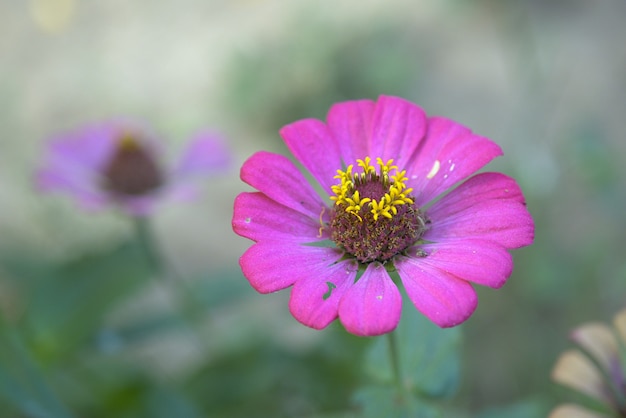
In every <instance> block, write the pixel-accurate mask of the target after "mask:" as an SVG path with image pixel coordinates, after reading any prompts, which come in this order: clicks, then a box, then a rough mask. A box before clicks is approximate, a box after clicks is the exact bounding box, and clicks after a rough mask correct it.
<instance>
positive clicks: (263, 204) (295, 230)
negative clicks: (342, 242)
mask: <svg viewBox="0 0 626 418" xmlns="http://www.w3.org/2000/svg"><path fill="white" fill-rule="evenodd" d="M233 230H234V231H235V233H237V234H239V235H241V236H242V237H245V238H249V239H251V240H253V241H263V240H266V241H267V240H281V241H293V242H299V243H305V242H313V241H319V240H322V239H328V232H327V229H323V230H322V229H321V227H320V220H317V219H311V218H310V217H308V216H306V215H303V214H302V213H300V212H296V211H295V210H292V209H289V208H288V207H285V206H283V205H281V204H279V203H276V201H274V200H272V199H270V198H269V197H267V196H266V195H264V194H263V193H259V192H256V193H241V194H240V195H239V196H237V198H236V199H235V210H234V213H233Z"/></svg>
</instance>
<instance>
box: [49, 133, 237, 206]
mask: <svg viewBox="0 0 626 418" xmlns="http://www.w3.org/2000/svg"><path fill="white" fill-rule="evenodd" d="M160 145H161V143H160V141H159V140H158V139H156V137H155V136H154V135H153V134H151V133H150V132H148V131H147V130H146V129H145V128H142V127H139V126H138V125H137V124H133V123H129V122H127V121H111V122H104V123H100V124H94V125H89V126H85V127H83V128H81V129H79V130H77V131H75V132H72V133H69V134H66V135H63V136H60V137H58V138H56V139H53V140H52V141H50V143H49V147H48V149H47V155H46V157H45V160H44V163H43V168H42V169H40V170H39V172H38V173H37V183H38V185H39V186H40V187H41V189H42V190H44V191H61V192H65V193H68V194H70V195H71V196H73V197H74V199H76V200H77V201H78V202H79V203H80V204H81V206H83V207H84V208H86V209H101V208H104V207H107V206H110V205H114V206H117V207H119V208H121V210H122V211H124V212H125V213H127V214H129V215H132V216H146V215H149V214H150V213H151V212H152V211H153V209H154V207H155V205H156V204H157V203H158V202H159V201H162V200H167V199H172V198H174V199H176V198H179V199H187V198H190V197H192V196H193V195H194V194H195V186H194V181H193V180H195V178H196V177H197V176H199V175H203V174H209V173H212V172H215V171H217V170H219V169H222V168H223V167H224V166H225V165H226V164H227V161H228V159H229V154H228V152H227V150H226V148H225V146H224V145H223V144H222V142H221V141H220V140H219V139H218V138H217V137H216V136H214V135H212V134H209V133H200V134H198V135H197V136H196V137H195V138H192V140H191V142H190V144H189V145H188V147H187V149H186V151H185V152H184V153H183V155H182V157H181V158H180V159H179V161H178V162H177V163H176V164H174V165H173V166H172V167H171V168H168V167H167V165H166V164H165V162H164V161H162V157H163V156H162V153H161V149H160Z"/></svg>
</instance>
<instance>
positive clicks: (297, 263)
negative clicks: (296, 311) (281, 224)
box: [239, 241, 343, 293]
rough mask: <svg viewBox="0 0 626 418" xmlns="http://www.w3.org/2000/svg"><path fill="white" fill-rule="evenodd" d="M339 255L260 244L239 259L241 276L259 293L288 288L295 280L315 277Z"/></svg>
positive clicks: (325, 250) (322, 249)
mask: <svg viewBox="0 0 626 418" xmlns="http://www.w3.org/2000/svg"><path fill="white" fill-rule="evenodd" d="M342 256H343V254H342V253H341V252H340V251H337V250H336V249H334V248H327V247H313V246H308V245H300V244H294V243H293V242H286V243H285V242H281V241H261V242H257V243H256V244H254V245H253V246H252V247H250V248H249V249H248V250H247V251H246V252H245V253H244V254H243V255H242V256H241V258H240V259H239V264H240V266H241V270H242V271H243V275H244V276H245V277H246V278H247V279H248V281H249V282H250V284H251V285H252V287H254V288H255V289H256V290H257V292H260V293H270V292H275V291H277V290H281V289H284V288H286V287H289V286H291V285H292V284H294V283H295V282H297V281H298V280H307V279H309V278H311V277H313V278H314V277H318V276H320V275H322V274H325V272H326V271H327V269H328V266H330V265H331V264H333V263H335V262H337V261H338V260H339V259H340V258H341V257H342Z"/></svg>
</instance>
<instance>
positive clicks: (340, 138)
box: [326, 100, 375, 175]
mask: <svg viewBox="0 0 626 418" xmlns="http://www.w3.org/2000/svg"><path fill="white" fill-rule="evenodd" d="M374 106H375V104H374V102H373V101H371V100H354V101H349V102H342V103H337V104H334V105H333V106H332V107H331V108H330V110H329V111H328V115H327V117H326V120H327V123H328V129H329V131H330V133H331V134H332V135H333V137H334V138H335V141H336V142H337V144H339V150H340V152H341V156H342V157H343V161H344V162H345V165H346V166H348V165H350V164H354V163H355V162H356V160H357V159H358V158H364V157H367V156H370V141H371V136H372V114H373V112H374ZM333 175H334V174H333Z"/></svg>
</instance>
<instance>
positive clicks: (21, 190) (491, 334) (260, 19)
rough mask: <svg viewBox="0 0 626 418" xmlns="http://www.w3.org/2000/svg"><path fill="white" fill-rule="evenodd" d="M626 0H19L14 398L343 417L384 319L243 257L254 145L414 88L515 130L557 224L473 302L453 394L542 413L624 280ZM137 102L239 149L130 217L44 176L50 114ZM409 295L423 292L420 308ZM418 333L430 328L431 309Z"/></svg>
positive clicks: (55, 407) (6, 114) (2, 402)
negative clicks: (308, 301)
mask: <svg viewBox="0 0 626 418" xmlns="http://www.w3.org/2000/svg"><path fill="white" fill-rule="evenodd" d="M625 19H626V2H624V1H622V0H598V1H594V2H589V1H583V0H569V1H566V0H551V1H541V0H527V1H514V0H471V1H470V0H466V1H461V0H438V1H435V0H413V1H410V0H387V1H383V0H372V1H357V0H349V1H342V2H335V1H329V0H321V1H314V0H307V1H298V2H287V1H279V0H265V1H264V0H230V1H220V0H210V1H204V2H203V1H199V0H183V1H174V0H163V1H159V2H154V1H148V0H136V1H133V2H129V1H122V0H107V1H104V0H92V1H88V2H87V1H78V0H28V1H26V0H24V1H16V0H3V1H2V2H0V28H1V29H0V33H1V34H2V36H0V144H1V147H0V313H1V317H2V320H1V321H0V417H73V416H76V417H78V416H80V417H144V416H145V417H204V416H208V417H282V416H287V417H309V416H320V417H322V416H323V417H331V416H332V417H343V416H352V415H347V414H348V413H349V411H350V410H351V409H350V408H351V406H350V405H351V395H352V392H353V390H354V388H356V387H357V386H358V385H359V384H360V382H361V381H362V380H363V379H367V376H366V373H364V371H363V367H362V358H363V356H364V352H365V351H366V350H367V347H368V345H369V344H371V339H363V338H358V337H355V336H352V335H349V334H347V333H345V331H344V330H343V329H342V328H341V326H339V325H333V326H331V327H329V328H328V329H326V330H324V331H314V330H311V329H308V328H306V327H304V326H302V325H300V324H299V323H297V322H296V321H295V320H294V319H293V318H292V317H291V315H290V314H289V311H288V307H287V300H288V296H289V293H288V292H281V293H277V294H272V295H258V294H256V292H255V291H254V290H253V289H252V288H250V286H249V285H248V283H247V281H246V280H245V279H244V277H243V276H242V274H241V272H240V270H239V266H238V263H237V260H238V258H239V256H240V255H241V254H242V253H243V252H244V251H245V250H246V249H247V248H248V247H249V245H250V242H248V241H247V240H245V239H242V238H239V237H237V236H235V234H234V233H233V232H232V230H231V226H230V221H231V213H232V204H233V199H234V198H235V196H236V195H237V194H238V193H240V192H241V191H245V190H249V188H248V187H247V186H245V185H244V184H243V183H242V182H241V181H240V180H239V177H238V175H239V171H238V170H239V166H240V165H241V163H242V162H243V161H244V160H245V159H246V158H247V157H248V156H250V155H251V154H252V153H254V152H255V151H257V150H261V149H268V150H273V151H276V152H283V153H287V151H286V148H285V147H284V146H283V144H282V142H281V140H280V137H279V135H278V130H279V129H280V127H282V126H283V125H285V124H287V123H289V122H292V121H294V120H296V119H300V118H305V117H316V118H321V119H323V118H324V116H325V113H326V111H327V110H328V108H329V107H330V105H332V103H334V102H337V101H341V100H349V99H357V98H371V99H375V98H376V97H377V96H378V95H379V94H390V95H398V96H402V97H404V98H406V99H409V100H411V101H413V102H415V103H417V104H419V105H420V106H422V107H423V108H424V109H425V110H426V112H427V113H428V114H430V115H443V116H447V117H449V118H452V119H454V120H457V121H459V122H461V123H463V124H465V125H467V126H469V127H471V128H472V130H473V131H474V132H476V133H478V134H480V135H484V136H487V137H489V138H491V139H493V140H494V141H495V142H497V143H498V144H499V145H500V146H501V147H502V148H503V150H504V154H505V155H504V157H502V158H499V159H497V160H496V161H495V162H493V163H491V165H490V166H489V167H488V170H494V171H502V172H504V173H506V174H508V175H511V176H513V177H515V178H516V179H517V181H518V182H519V183H520V185H521V186H522V189H523V190H524V193H525V195H526V198H527V202H528V207H529V209H530V211H531V213H532V214H533V216H534V218H535V222H536V241H535V244H534V245H532V246H531V247H528V248H524V249H521V250H518V251H515V252H514V258H515V263H516V268H515V271H514V273H513V276H512V277H511V278H510V280H509V282H508V283H507V284H506V285H505V286H504V287H503V288H502V289H500V290H497V291H494V290H490V289H479V297H480V299H479V300H480V302H479V306H478V309H477V311H476V313H475V314H474V315H473V316H472V318H470V320H468V321H467V322H466V323H465V324H464V325H462V326H461V329H462V334H463V345H462V347H461V360H462V363H461V364H462V375H461V377H460V380H459V381H458V382H456V383H455V384H456V385H457V386H456V387H457V388H458V391H457V392H456V394H454V396H451V397H449V398H448V399H446V400H445V402H444V403H445V407H446V411H447V412H446V413H445V415H444V416H446V417H453V418H454V417H460V418H463V417H483V418H486V417H505V418H506V417H535V416H536V417H542V416H546V415H547V413H548V412H549V411H550V409H551V408H552V407H554V406H555V405H556V404H558V403H561V402H562V401H564V400H566V399H571V394H570V393H569V392H567V391H565V390H563V389H561V388H559V387H558V386H557V385H555V384H554V383H553V382H552V381H551V380H550V371H551V369H552V367H553V365H554V362H555V360H556V358H557V357H558V355H559V353H560V352H562V351H563V350H565V349H567V348H568V347H570V346H571V343H570V342H569V340H568V334H569V332H570V330H571V329H572V328H574V327H575V326H577V325H578V324H580V323H582V322H585V321H590V320H601V321H608V320H610V319H611V318H612V316H613V314H614V313H616V312H617V311H618V310H619V309H620V308H623V307H624V306H625V304H626V257H625V250H624V248H626V217H625V216H624V214H625V213H626V164H624V162H623V161H624V158H626V140H625V133H626V100H625V98H624V97H625V96H626V25H624V24H623V22H624V20H625ZM117 116H124V117H129V118H135V119H138V120H140V121H142V122H144V123H146V124H148V125H150V126H151V127H153V129H154V130H155V131H156V132H158V133H159V134H160V135H161V136H162V137H163V138H165V139H166V144H165V145H166V148H167V149H168V150H171V154H172V155H176V153H177V152H179V150H180V149H182V148H183V147H184V144H185V141H186V139H187V138H189V137H190V136H191V135H192V134H193V133H194V132H196V131H197V130H201V129H204V128H209V129H210V130H213V131H216V132H220V133H221V135H222V136H223V137H224V138H225V140H226V141H227V143H228V145H229V147H230V148H231V150H232V153H233V164H232V166H231V168H230V169H226V170H224V171H223V172H222V173H219V174H216V175H214V176H211V177H208V178H206V179H205V180H204V181H203V182H202V192H201V197H200V198H199V199H198V200H196V201H194V202H191V203H186V204H168V205H166V206H163V207H161V208H160V209H159V211H158V212H157V213H156V214H155V216H154V217H153V218H152V219H151V221H152V223H153V225H154V233H155V236H156V238H157V240H158V247H159V249H160V251H161V253H162V254H163V256H164V258H165V260H166V262H167V264H168V266H169V268H170V269H171V270H173V271H175V272H176V279H175V281H166V280H162V279H163V278H162V277H155V273H154V270H153V269H152V268H151V266H150V265H149V264H148V262H147V259H146V257H145V254H144V253H143V252H142V249H141V247H140V246H139V243H138V242H137V240H136V238H135V237H134V229H133V225H132V223H131V222H130V221H129V220H128V219H126V218H125V217H124V216H122V215H121V214H120V213H117V212H115V211H113V210H112V211H104V212H98V213H89V212H85V211H82V210H81V209H80V208H78V207H77V206H76V205H75V204H74V202H72V201H71V200H70V199H68V198H67V197H66V196H62V195H60V194H57V195H50V194H42V193H41V192H40V191H38V189H37V188H36V187H35V185H34V181H33V180H34V173H35V171H36V170H37V168H38V167H40V165H41V158H42V155H43V153H44V149H45V146H46V143H47V141H48V140H49V138H50V137H52V136H56V135H58V134H60V133H64V132H67V131H71V130H73V129H75V128H76V127H79V126H81V125H84V124H85V123H89V122H97V121H100V120H106V119H109V118H111V117H117ZM407 310H408V309H407ZM415 333H416V334H418V335H419V333H420V330H419V329H416V330H415Z"/></svg>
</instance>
